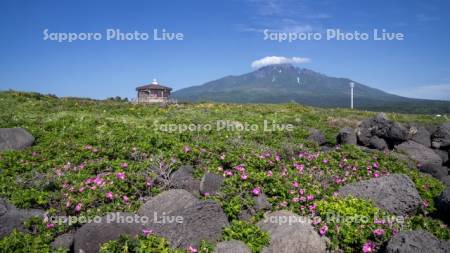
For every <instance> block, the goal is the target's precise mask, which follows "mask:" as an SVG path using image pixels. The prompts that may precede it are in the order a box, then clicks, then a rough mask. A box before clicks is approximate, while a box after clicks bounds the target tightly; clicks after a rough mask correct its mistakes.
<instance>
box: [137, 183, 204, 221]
mask: <svg viewBox="0 0 450 253" xmlns="http://www.w3.org/2000/svg"><path fill="white" fill-rule="evenodd" d="M199 202H200V200H198V199H197V198H196V197H195V196H194V195H192V194H191V193H189V192H188V191H186V190H183V189H173V190H168V191H164V192H162V193H160V194H158V195H156V196H155V197H152V198H150V199H149V200H148V201H146V202H145V203H144V204H143V205H142V206H141V207H140V208H139V210H138V214H139V215H140V216H147V217H149V218H150V220H153V218H154V216H155V215H157V216H162V215H163V214H170V213H173V212H177V211H179V210H182V209H185V208H187V207H190V206H193V205H195V204H198V203H199Z"/></svg>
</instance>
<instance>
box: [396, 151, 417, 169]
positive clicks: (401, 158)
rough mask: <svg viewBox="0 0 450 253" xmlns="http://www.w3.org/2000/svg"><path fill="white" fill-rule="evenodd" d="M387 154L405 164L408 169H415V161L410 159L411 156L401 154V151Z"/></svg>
mask: <svg viewBox="0 0 450 253" xmlns="http://www.w3.org/2000/svg"><path fill="white" fill-rule="evenodd" d="M389 156H391V157H393V158H395V159H397V160H399V161H401V162H404V163H405V164H406V166H408V168H410V169H415V168H417V162H416V161H413V160H411V158H409V157H408V156H407V155H405V154H402V153H398V152H390V153H389Z"/></svg>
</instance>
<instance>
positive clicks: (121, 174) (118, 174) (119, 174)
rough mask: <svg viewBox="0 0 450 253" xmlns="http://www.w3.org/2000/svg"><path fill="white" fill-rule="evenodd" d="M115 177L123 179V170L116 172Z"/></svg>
mask: <svg viewBox="0 0 450 253" xmlns="http://www.w3.org/2000/svg"><path fill="white" fill-rule="evenodd" d="M116 177H117V178H118V179H120V180H124V179H125V172H117V174H116Z"/></svg>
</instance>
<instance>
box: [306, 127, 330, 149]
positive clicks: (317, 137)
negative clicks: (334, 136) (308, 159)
mask: <svg viewBox="0 0 450 253" xmlns="http://www.w3.org/2000/svg"><path fill="white" fill-rule="evenodd" d="M306 140H308V141H310V142H314V143H317V145H319V146H322V145H323V144H325V143H326V142H327V139H326V138H325V136H324V135H323V134H322V133H321V132H320V131H319V130H317V129H314V128H311V129H310V130H309V136H308V138H307V139H306Z"/></svg>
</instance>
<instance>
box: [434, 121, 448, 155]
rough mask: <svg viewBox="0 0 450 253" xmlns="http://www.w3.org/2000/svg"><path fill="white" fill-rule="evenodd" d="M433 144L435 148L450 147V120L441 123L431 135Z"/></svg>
mask: <svg viewBox="0 0 450 253" xmlns="http://www.w3.org/2000/svg"><path fill="white" fill-rule="evenodd" d="M431 144H432V146H433V147H434V148H443V149H449V148H450V122H447V123H444V124H442V125H440V126H439V127H438V128H437V129H436V131H435V132H434V133H433V134H432V136H431Z"/></svg>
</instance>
